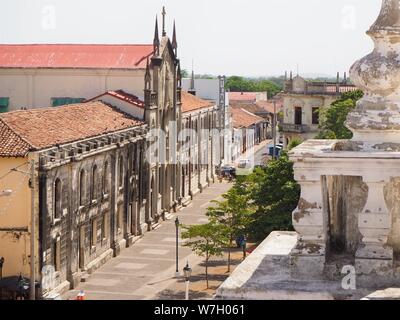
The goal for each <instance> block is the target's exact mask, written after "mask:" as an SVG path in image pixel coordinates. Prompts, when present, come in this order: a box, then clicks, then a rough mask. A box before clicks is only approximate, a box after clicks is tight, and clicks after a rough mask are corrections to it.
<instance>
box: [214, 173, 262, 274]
mask: <svg viewBox="0 0 400 320" xmlns="http://www.w3.org/2000/svg"><path fill="white" fill-rule="evenodd" d="M244 177H245V176H244ZM244 177H238V179H237V181H236V183H235V185H234V186H233V187H232V188H231V189H230V190H229V191H228V192H227V193H226V194H224V195H223V196H222V197H223V198H224V200H222V201H212V203H214V204H216V206H214V207H209V208H208V212H207V216H208V217H210V218H211V219H216V220H217V221H218V222H219V223H220V224H222V225H224V226H225V232H226V234H227V236H228V239H227V240H228V244H229V246H228V272H230V267H231V250H232V245H233V240H234V239H235V238H236V237H238V236H240V235H245V233H246V229H247V228H248V226H249V224H250V223H251V221H252V214H253V213H254V211H255V207H254V204H253V203H252V199H251V198H250V189H249V188H248V183H247V182H246V180H245V179H244Z"/></svg>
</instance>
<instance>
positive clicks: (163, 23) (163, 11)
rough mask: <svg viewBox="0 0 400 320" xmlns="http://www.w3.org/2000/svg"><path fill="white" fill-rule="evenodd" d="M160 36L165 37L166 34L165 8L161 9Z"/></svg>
mask: <svg viewBox="0 0 400 320" xmlns="http://www.w3.org/2000/svg"><path fill="white" fill-rule="evenodd" d="M161 14H162V36H163V37H165V36H166V35H167V33H166V32H165V15H166V14H167V12H166V11H165V7H163V8H162V12H161Z"/></svg>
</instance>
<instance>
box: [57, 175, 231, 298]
mask: <svg viewBox="0 0 400 320" xmlns="http://www.w3.org/2000/svg"><path fill="white" fill-rule="evenodd" d="M230 187H231V184H229V183H225V182H223V183H215V184H213V185H211V186H210V187H209V188H206V189H205V190H204V192H203V193H201V194H198V195H196V196H195V197H194V199H193V201H192V203H191V204H190V205H189V206H188V207H186V208H184V209H183V210H181V211H179V212H178V217H179V220H180V221H181V223H183V224H186V225H189V224H201V223H205V222H207V219H206V216H205V212H206V209H207V207H208V206H210V201H211V200H214V199H217V198H219V197H220V195H221V194H223V193H225V192H226V191H227V190H228V189H229V188H230ZM179 255H180V257H179V258H180V263H179V269H180V271H181V270H182V268H183V267H184V266H185V264H186V261H189V264H190V265H191V266H195V265H198V264H200V263H201V262H202V260H203V259H202V258H200V257H198V256H196V255H194V254H193V253H192V252H191V250H190V249H189V248H185V247H182V246H181V247H180V249H179ZM174 275H175V224H174V219H171V220H167V221H165V222H163V223H162V225H161V227H160V228H158V229H157V230H154V231H152V232H148V233H146V234H145V235H144V237H143V238H142V239H140V240H139V241H138V242H136V243H135V244H134V245H133V246H132V247H130V248H127V249H125V250H123V251H122V253H121V255H119V256H118V257H116V258H113V259H112V260H110V261H109V262H107V263H106V264H105V265H104V266H102V267H101V268H100V269H98V270H97V271H96V272H94V274H92V275H91V276H90V277H89V279H87V280H86V282H84V283H81V284H80V286H79V287H78V288H76V289H75V290H72V291H69V292H68V293H66V294H65V295H64V297H63V298H64V299H69V298H71V297H75V296H76V295H77V294H78V293H79V291H80V290H84V291H85V293H86V299H88V300H105V299H107V300H138V299H152V298H154V297H155V296H156V295H157V294H158V293H159V292H161V291H163V290H164V289H166V288H168V287H170V286H173V285H174V283H176V282H177V281H178V280H177V279H174V278H173V277H174Z"/></svg>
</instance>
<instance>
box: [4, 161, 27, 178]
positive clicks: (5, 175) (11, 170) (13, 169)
mask: <svg viewBox="0 0 400 320" xmlns="http://www.w3.org/2000/svg"><path fill="white" fill-rule="evenodd" d="M26 164H28V162H25V163H23V164H21V165H19V166H17V167H15V168H12V169H10V170H9V171H8V172H7V173H5V174H4V175H2V176H1V177H0V180H2V179H4V178H5V177H7V176H8V175H9V174H10V173H11V172H13V171H15V170H17V169H19V168H21V167H22V166H24V165H26Z"/></svg>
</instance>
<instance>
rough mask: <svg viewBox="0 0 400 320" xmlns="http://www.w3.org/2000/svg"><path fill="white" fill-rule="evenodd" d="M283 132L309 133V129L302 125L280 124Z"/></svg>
mask: <svg viewBox="0 0 400 320" xmlns="http://www.w3.org/2000/svg"><path fill="white" fill-rule="evenodd" d="M281 129H282V131H283V132H295V133H305V132H309V131H310V127H309V126H307V125H304V124H293V123H282V124H281Z"/></svg>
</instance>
